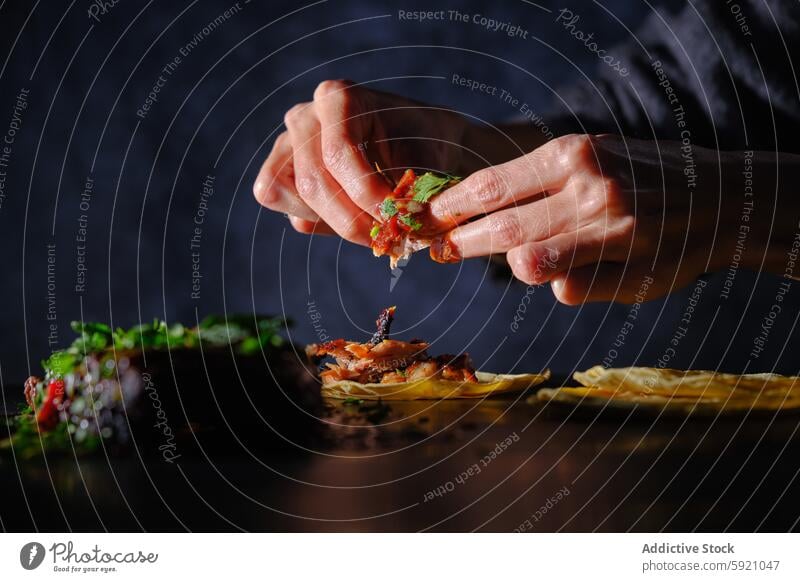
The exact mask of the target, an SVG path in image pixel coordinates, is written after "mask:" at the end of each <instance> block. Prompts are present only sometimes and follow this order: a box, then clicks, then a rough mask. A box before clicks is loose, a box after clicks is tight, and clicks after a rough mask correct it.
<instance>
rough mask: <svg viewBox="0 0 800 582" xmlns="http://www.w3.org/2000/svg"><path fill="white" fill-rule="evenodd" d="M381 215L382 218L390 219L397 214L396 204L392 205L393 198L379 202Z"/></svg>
mask: <svg viewBox="0 0 800 582" xmlns="http://www.w3.org/2000/svg"><path fill="white" fill-rule="evenodd" d="M381 214H383V216H384V218H391V217H392V216H394V215H395V214H397V204H395V203H394V198H386V199H385V200H384V201H383V202H381Z"/></svg>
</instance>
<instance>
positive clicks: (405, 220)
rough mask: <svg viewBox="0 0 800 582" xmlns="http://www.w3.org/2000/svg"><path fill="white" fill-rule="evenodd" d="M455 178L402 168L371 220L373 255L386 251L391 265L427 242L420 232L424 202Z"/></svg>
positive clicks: (426, 207) (446, 186)
mask: <svg viewBox="0 0 800 582" xmlns="http://www.w3.org/2000/svg"><path fill="white" fill-rule="evenodd" d="M459 180H460V178H457V177H455V176H451V175H449V174H444V175H439V174H435V173H433V172H426V173H424V174H422V175H421V176H418V175H417V174H416V173H415V172H414V170H411V169H408V170H406V171H405V173H404V174H403V176H402V177H401V178H400V181H399V182H398V183H397V185H396V186H395V187H394V190H393V191H392V195H391V196H388V197H387V198H385V199H384V200H383V202H381V203H380V204H379V205H378V214H379V215H380V220H379V221H374V222H373V224H372V230H371V231H370V239H371V243H370V247H371V248H372V252H373V254H374V255H375V256H376V257H381V256H384V255H388V256H389V260H390V264H391V267H392V268H393V269H394V268H395V267H396V266H397V263H398V261H400V259H405V258H408V257H410V256H411V254H412V253H413V252H415V251H418V250H421V249H424V248H426V247H428V246H430V245H431V240H430V239H429V238H426V237H425V236H423V235H422V231H423V230H424V229H423V226H424V224H425V219H426V216H427V211H428V204H429V203H430V201H431V200H432V199H433V197H434V196H436V195H438V194H440V193H441V192H443V191H444V190H446V189H447V188H449V187H450V186H453V185H454V184H456V183H458V182H459ZM431 256H432V257H433V258H434V260H437V259H436V257H434V255H431ZM439 262H443V261H439ZM444 262H450V261H444Z"/></svg>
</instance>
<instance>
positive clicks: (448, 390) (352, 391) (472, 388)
mask: <svg viewBox="0 0 800 582" xmlns="http://www.w3.org/2000/svg"><path fill="white" fill-rule="evenodd" d="M475 376H476V377H477V378H478V382H455V381H453V380H442V379H439V378H424V379H422V380H416V381H414V382H396V383H386V384H361V383H359V382H353V381H351V380H339V381H337V382H332V383H330V384H323V385H322V395H323V396H328V397H330V398H361V399H362V400H378V399H381V400H443V399H449V398H484V397H486V396H494V395H495V394H505V393H509V392H521V391H522V390H526V389H528V388H531V387H532V386H537V385H538V384H541V383H542V382H544V381H545V380H547V379H548V378H550V371H549V370H545V371H544V372H542V373H541V374H491V373H489V372H475Z"/></svg>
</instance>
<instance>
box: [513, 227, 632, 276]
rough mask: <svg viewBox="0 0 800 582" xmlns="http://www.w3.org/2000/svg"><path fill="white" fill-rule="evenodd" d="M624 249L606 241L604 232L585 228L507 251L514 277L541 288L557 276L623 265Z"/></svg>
mask: <svg viewBox="0 0 800 582" xmlns="http://www.w3.org/2000/svg"><path fill="white" fill-rule="evenodd" d="M627 253H628V249H627V248H625V246H624V245H620V244H618V242H617V241H616V240H608V239H607V238H606V231H605V229H602V228H599V227H596V226H589V227H585V228H580V229H578V230H576V231H574V232H564V233H560V234H557V235H555V236H553V237H551V238H549V239H547V240H543V241H539V242H532V243H525V244H523V245H520V246H518V247H515V248H513V249H511V250H510V251H508V254H507V259H508V264H509V266H510V267H511V271H512V272H513V273H514V276H515V277H516V278H517V279H519V280H520V281H522V282H524V283H527V284H528V285H541V284H543V283H547V282H548V281H550V280H551V279H552V278H553V277H554V276H555V275H557V274H558V273H564V272H568V271H571V270H574V269H577V268H579V267H583V266H586V265H593V264H595V263H600V262H603V261H621V262H624V261H625V259H626V256H627Z"/></svg>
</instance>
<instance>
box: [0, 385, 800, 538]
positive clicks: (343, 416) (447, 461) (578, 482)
mask: <svg viewBox="0 0 800 582" xmlns="http://www.w3.org/2000/svg"><path fill="white" fill-rule="evenodd" d="M387 404H388V405H381V406H376V405H365V404H362V405H358V404H347V405H345V404H343V403H341V402H339V401H329V402H328V403H327V404H326V406H327V409H328V410H327V412H326V415H325V419H324V423H323V425H321V430H320V434H319V435H315V436H314V437H313V438H310V439H309V442H307V443H304V444H303V445H302V446H287V447H286V448H285V449H284V450H279V451H275V450H260V449H259V447H257V446H253V447H251V446H250V444H257V443H242V444H237V445H236V446H225V447H220V448H215V450H207V449H204V450H186V448H184V450H182V451H180V453H181V455H180V457H179V458H178V459H177V460H175V461H174V462H172V463H169V462H166V461H165V460H164V459H163V458H162V457H161V456H159V455H158V453H157V452H155V453H153V452H152V451H150V452H148V451H139V453H140V454H137V453H136V452H135V451H134V452H133V453H131V454H128V455H113V456H112V455H108V456H106V455H104V454H103V452H102V451H101V452H100V453H99V454H95V455H92V456H84V457H79V458H75V457H68V456H67V457H65V456H63V455H60V456H54V455H48V456H47V457H46V458H44V457H41V456H38V457H34V458H30V459H24V460H23V459H20V458H17V457H14V456H13V455H10V454H8V453H5V454H4V455H3V456H2V457H0V490H2V492H3V503H2V504H1V505H0V525H2V528H3V529H5V530H8V531H20V530H34V529H36V530H39V531H52V530H58V531H61V530H73V531H103V530H110V531H139V530H146V531H183V530H191V531H237V530H248V531H473V530H479V531H515V530H516V531H581V532H583V531H629V530H630V531H648V532H649V531H661V530H665V531H692V530H697V531H754V530H758V531H787V530H791V529H798V519H799V518H800V502H798V494H799V493H800V485H799V484H798V472H800V439H798V437H797V429H798V424H800V417H798V416H785V417H773V416H767V417H762V418H755V417H749V418H743V417H736V418H727V419H713V418H711V419H709V418H705V419H696V418H688V419H687V418H660V419H656V418H655V417H654V416H652V415H649V414H641V413H640V412H641V411H638V412H637V411H634V412H633V413H632V414H628V413H624V414H618V413H617V414H614V415H608V414H605V415H598V414H597V413H596V412H595V411H585V410H584V411H582V412H581V411H576V410H572V409H564V408H555V407H553V406H552V405H550V406H549V407H545V406H543V405H542V404H540V403H536V402H530V401H527V402H526V399H525V398H524V397H522V396H520V397H518V398H511V399H498V400H486V401H470V400H460V401H455V400H452V401H442V402H428V401H418V402H392V403H387ZM265 430H269V429H268V428H265Z"/></svg>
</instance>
